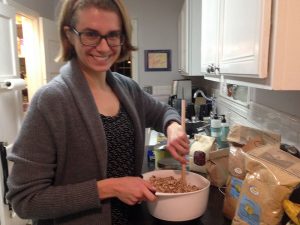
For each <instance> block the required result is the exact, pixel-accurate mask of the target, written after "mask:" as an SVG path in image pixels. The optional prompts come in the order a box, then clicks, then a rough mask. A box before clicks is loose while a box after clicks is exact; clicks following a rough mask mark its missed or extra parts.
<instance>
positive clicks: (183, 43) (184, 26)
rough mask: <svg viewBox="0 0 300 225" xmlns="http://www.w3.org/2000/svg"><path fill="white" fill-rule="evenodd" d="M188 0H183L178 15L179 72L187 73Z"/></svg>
mask: <svg viewBox="0 0 300 225" xmlns="http://www.w3.org/2000/svg"><path fill="white" fill-rule="evenodd" d="M187 7H188V1H184V2H183V5H182V8H181V11H180V15H179V21H178V24H179V50H180V51H179V52H180V55H179V57H178V58H179V72H180V73H181V74H184V75H186V74H188V71H189V70H188V18H187V13H188V12H187V10H188V8H187Z"/></svg>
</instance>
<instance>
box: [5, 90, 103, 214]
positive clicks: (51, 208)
mask: <svg viewBox="0 0 300 225" xmlns="http://www.w3.org/2000/svg"><path fill="white" fill-rule="evenodd" d="M41 94H42V91H40V92H39V93H38V94H37V95H36V96H35V97H34V98H33V100H32V102H31V105H30V108H29V111H28V112H27V115H26V117H25V120H24V122H23V125H22V128H21V130H20V132H19V135H18V138H17V140H16V141H15V144H14V146H13V150H12V153H11V154H9V156H8V160H11V161H12V162H13V167H12V171H11V174H10V176H9V178H8V186H9V192H8V194H7V199H8V200H9V201H10V202H11V203H12V206H13V209H14V210H15V212H16V213H17V214H18V215H19V216H20V217H21V218H28V219H53V218H58V217H61V216H65V215H69V214H73V213H77V212H80V211H84V210H88V209H92V208H100V207H101V205H100V201H99V198H98V194H97V186H96V180H86V181H82V182H78V183H74V184H68V185H60V186H58V185H54V182H55V173H56V170H57V164H56V162H57V161H56V160H57V147H58V146H57V143H56V142H55V141H54V135H53V133H52V132H51V129H50V127H51V126H55V125H56V126H57V125H58V124H50V123H51V120H49V119H46V117H45V113H44V112H43V111H41V110H40V107H39V101H40V95H41ZM48 100H49V104H52V102H51V101H52V100H51V99H48ZM48 113H49V114H51V112H48ZM52 113H53V112H52ZM60 116H61V117H62V116H63V115H57V116H56V117H58V118H59V117H60ZM54 117H55V116H53V118H54ZM56 122H59V119H58V120H56ZM53 123H54V120H53ZM60 128H61V132H65V131H64V129H63V124H60ZM62 142H63V140H62Z"/></svg>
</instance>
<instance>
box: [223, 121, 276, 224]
mask: <svg viewBox="0 0 300 225" xmlns="http://www.w3.org/2000/svg"><path fill="white" fill-rule="evenodd" d="M280 139H281V137H280V135H278V134H274V133H270V132H267V131H262V130H258V129H254V128H250V127H246V126H241V125H236V126H233V127H231V129H230V132H229V134H228V137H227V140H228V142H229V159H228V171H229V176H228V179H227V182H226V190H225V197H224V204H223V214H224V215H225V216H226V217H227V218H229V219H231V220H232V219H233V217H234V214H235V210H236V207H237V202H238V198H239V195H240V190H241V187H242V183H243V180H244V178H245V176H246V169H245V154H244V153H247V152H249V151H251V150H253V149H255V148H258V147H260V146H264V145H267V144H272V145H276V146H278V147H279V146H280Z"/></svg>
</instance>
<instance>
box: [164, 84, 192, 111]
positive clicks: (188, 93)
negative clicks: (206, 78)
mask: <svg viewBox="0 0 300 225" xmlns="http://www.w3.org/2000/svg"><path fill="white" fill-rule="evenodd" d="M182 99H185V100H186V104H187V105H189V104H191V103H192V81H191V80H189V79H181V80H173V83H172V90H171V95H170V97H169V101H168V103H169V105H170V106H172V107H174V108H175V109H176V110H177V111H178V112H179V113H181V100H182Z"/></svg>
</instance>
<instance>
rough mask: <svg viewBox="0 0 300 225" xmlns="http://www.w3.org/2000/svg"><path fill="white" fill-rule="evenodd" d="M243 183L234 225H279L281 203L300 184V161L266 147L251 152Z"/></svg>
mask: <svg viewBox="0 0 300 225" xmlns="http://www.w3.org/2000/svg"><path fill="white" fill-rule="evenodd" d="M246 169H247V175H246V177H245V179H244V181H243V185H242V189H241V193H240V197H239V201H238V207H237V210H236V214H235V216H234V219H233V222H232V225H242V224H251V225H277V224H280V221H281V218H282V216H283V213H284V210H283V206H282V202H283V200H284V199H288V198H289V196H290V194H291V193H292V191H293V190H294V189H295V188H296V186H297V185H298V184H300V159H298V158H296V157H294V156H292V155H290V154H288V153H286V152H284V151H282V150H281V149H280V148H278V147H277V146H273V145H267V146H263V147H260V148H257V149H255V150H252V151H250V152H248V154H247V157H246Z"/></svg>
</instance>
